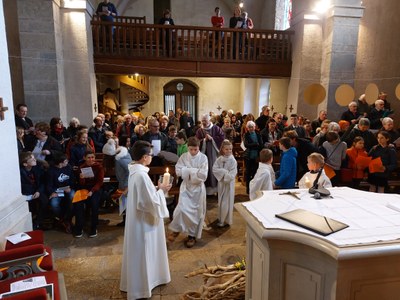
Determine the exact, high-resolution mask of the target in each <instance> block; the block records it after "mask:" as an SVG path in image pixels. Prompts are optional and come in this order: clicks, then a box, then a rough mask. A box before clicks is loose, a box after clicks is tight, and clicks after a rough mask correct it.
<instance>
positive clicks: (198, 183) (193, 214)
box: [168, 137, 208, 248]
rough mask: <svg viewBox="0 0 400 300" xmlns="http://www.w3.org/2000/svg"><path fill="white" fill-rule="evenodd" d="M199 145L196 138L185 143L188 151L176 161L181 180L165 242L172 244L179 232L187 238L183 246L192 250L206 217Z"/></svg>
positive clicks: (203, 165)
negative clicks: (177, 200)
mask: <svg viewBox="0 0 400 300" xmlns="http://www.w3.org/2000/svg"><path fill="white" fill-rule="evenodd" d="M199 145H200V142H199V140H198V139H197V138H196V137H190V138H189V139H188V149H189V151H188V152H186V153H184V154H182V155H181V157H179V160H178V162H177V163H176V165H175V173H176V175H177V176H180V177H182V180H183V181H182V183H181V186H180V190H179V202H178V206H177V207H176V208H175V211H174V217H173V220H172V222H171V224H170V225H169V229H170V230H171V232H170V233H169V235H168V240H169V241H170V242H173V241H174V240H175V238H176V237H177V236H178V235H179V233H180V232H182V233H185V234H187V235H188V239H187V240H186V241H185V245H186V247H188V248H191V247H193V246H194V244H195V243H196V238H198V239H199V238H201V233H202V230H203V223H204V218H205V215H206V197H207V195H206V187H205V184H204V182H205V181H206V179H207V174H208V160H207V156H205V155H204V154H203V153H201V152H200V151H199Z"/></svg>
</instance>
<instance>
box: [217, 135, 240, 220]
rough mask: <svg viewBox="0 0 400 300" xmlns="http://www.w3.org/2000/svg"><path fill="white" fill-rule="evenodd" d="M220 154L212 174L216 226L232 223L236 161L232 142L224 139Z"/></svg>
mask: <svg viewBox="0 0 400 300" xmlns="http://www.w3.org/2000/svg"><path fill="white" fill-rule="evenodd" d="M220 154H221V156H220V157H218V158H217V160H216V161H215V163H214V166H213V169H212V171H213V174H214V176H215V178H217V180H218V224H217V226H218V227H224V226H225V224H228V225H232V223H233V204H234V202H235V177H236V174H237V162H236V159H235V158H234V157H233V155H232V143H231V142H230V141H229V140H224V141H223V142H222V145H221V150H220Z"/></svg>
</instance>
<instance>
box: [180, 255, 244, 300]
mask: <svg viewBox="0 0 400 300" xmlns="http://www.w3.org/2000/svg"><path fill="white" fill-rule="evenodd" d="M244 269H245V262H244V260H242V261H241V262H238V263H236V264H234V265H229V266H220V265H216V266H212V267H207V266H205V267H204V268H201V269H199V270H195V271H193V272H190V273H189V274H187V275H185V277H186V278H189V277H193V276H197V275H203V278H204V284H203V285H202V286H201V287H200V288H199V290H198V291H189V292H186V293H185V294H184V295H183V296H182V299H184V300H202V299H210V300H211V299H213V300H214V299H215V300H217V299H232V300H239V299H244V296H245V288H246V271H245V270H244Z"/></svg>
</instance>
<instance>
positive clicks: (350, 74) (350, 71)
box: [321, 0, 364, 120]
mask: <svg viewBox="0 0 400 300" xmlns="http://www.w3.org/2000/svg"><path fill="white" fill-rule="evenodd" d="M344 2H345V3H346V4H344ZM360 2H361V1H359V0H346V1H340V0H336V1H333V3H334V4H333V6H332V7H331V9H330V10H329V12H328V16H327V19H326V22H325V28H324V29H325V30H324V44H323V56H322V68H321V69H322V70H321V84H322V85H323V86H324V87H325V89H326V91H327V110H328V114H329V118H330V119H332V120H339V118H340V116H341V114H342V112H343V111H345V110H346V109H347V108H346V107H341V106H339V105H338V104H337V103H336V100H335V92H336V89H337V88H338V87H339V86H340V85H341V84H344V83H346V84H349V85H351V86H353V87H354V80H355V67H356V55H357V45H358V33H359V26H360V19H361V17H362V16H363V12H364V8H363V7H362V6H361V5H360Z"/></svg>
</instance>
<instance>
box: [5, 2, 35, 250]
mask: <svg viewBox="0 0 400 300" xmlns="http://www.w3.org/2000/svg"><path fill="white" fill-rule="evenodd" d="M0 74H1V80H0V97H1V98H2V99H3V104H4V106H6V107H8V111H6V112H5V113H4V117H5V119H4V120H3V121H0V136H1V140H2V144H3V146H2V147H0V166H1V168H0V178H1V180H0V199H1V201H0V236H1V237H2V238H1V239H0V249H1V250H2V249H4V244H5V240H4V237H6V236H8V235H10V234H11V233H16V232H21V231H27V230H31V229H32V222H31V214H30V213H29V209H28V204H27V202H26V201H25V198H24V197H23V196H22V195H21V183H20V175H19V162H18V151H17V142H16V138H15V121H14V109H13V98H12V97H13V96H12V88H11V76H10V65H9V60H8V49H7V39H6V32H5V23H4V11H3V0H0Z"/></svg>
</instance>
